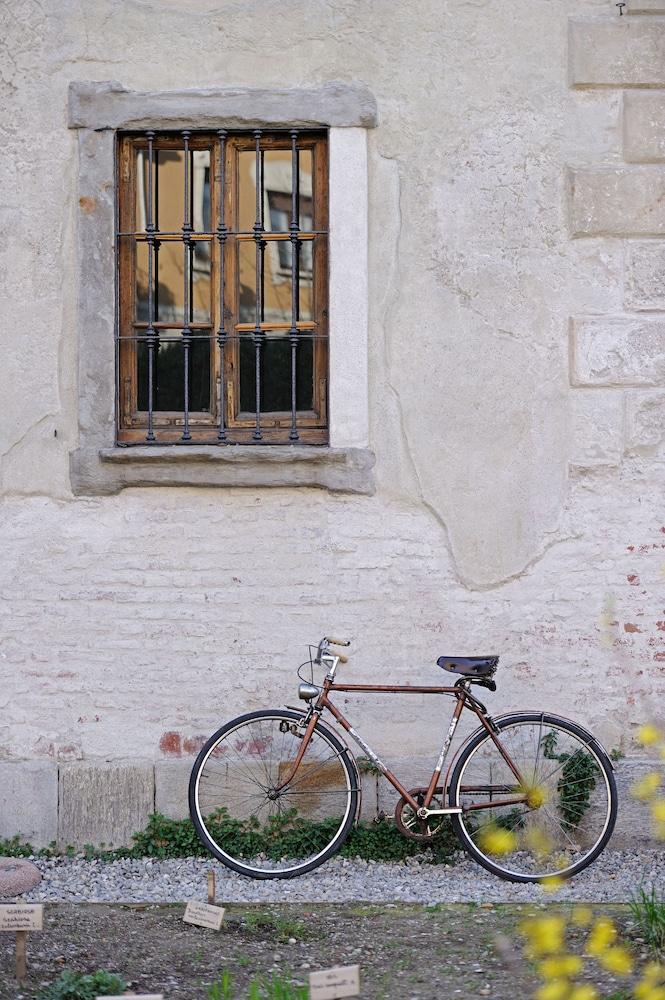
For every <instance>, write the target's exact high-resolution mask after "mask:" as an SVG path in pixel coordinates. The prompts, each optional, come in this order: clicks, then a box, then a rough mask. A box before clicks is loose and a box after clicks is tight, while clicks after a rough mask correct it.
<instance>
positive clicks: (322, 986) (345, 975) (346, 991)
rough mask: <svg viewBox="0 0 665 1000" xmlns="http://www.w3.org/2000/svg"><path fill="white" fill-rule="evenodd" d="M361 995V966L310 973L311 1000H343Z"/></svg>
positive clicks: (341, 967)
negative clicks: (343, 998)
mask: <svg viewBox="0 0 665 1000" xmlns="http://www.w3.org/2000/svg"><path fill="white" fill-rule="evenodd" d="M359 993H360V966H358V965H346V966H339V967H338V968H335V969H323V970H322V971H321V972H311V973H310V976H309V995H310V1000H342V997H357V996H358V994H359Z"/></svg>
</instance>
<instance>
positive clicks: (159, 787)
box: [155, 757, 194, 819]
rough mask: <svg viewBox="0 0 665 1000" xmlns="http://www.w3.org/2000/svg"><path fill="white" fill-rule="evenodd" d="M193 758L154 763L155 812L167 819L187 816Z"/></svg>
mask: <svg viewBox="0 0 665 1000" xmlns="http://www.w3.org/2000/svg"><path fill="white" fill-rule="evenodd" d="M193 763H194V758H193V757H186V758H185V759H181V760H158V761H156V762H155V810H156V812H159V813H163V815H164V816H168V817H169V819H184V818H185V817H186V816H189V803H188V789H189V775H190V773H191V770H192V764H193Z"/></svg>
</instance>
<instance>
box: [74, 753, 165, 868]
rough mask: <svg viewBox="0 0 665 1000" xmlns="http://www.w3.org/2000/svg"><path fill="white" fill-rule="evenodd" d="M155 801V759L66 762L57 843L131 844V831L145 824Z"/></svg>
mask: <svg viewBox="0 0 665 1000" xmlns="http://www.w3.org/2000/svg"><path fill="white" fill-rule="evenodd" d="M154 803H155V773H154V767H153V765H152V764H151V763H147V762H146V763H143V762H139V763H137V762H135V761H132V762H125V761H85V762H82V763H77V764H71V765H62V766H61V768H60V795H59V811H58V845H59V846H60V847H62V848H64V847H66V846H67V845H68V844H71V845H72V846H73V847H83V845H84V844H94V845H95V846H96V847H98V846H99V845H100V844H102V843H103V844H106V845H111V846H113V847H121V846H124V845H129V844H131V842H132V834H133V833H135V832H136V831H138V830H141V829H143V827H144V826H145V825H146V823H147V820H148V817H149V816H150V814H151V813H152V812H153V811H154Z"/></svg>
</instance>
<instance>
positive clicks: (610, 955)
mask: <svg viewBox="0 0 665 1000" xmlns="http://www.w3.org/2000/svg"><path fill="white" fill-rule="evenodd" d="M598 961H599V962H600V964H601V965H602V967H603V968H604V969H607V970H608V971H609V972H616V973H617V975H620V976H627V975H628V973H629V972H632V971H633V959H632V958H631V955H630V952H629V951H628V949H627V948H624V947H623V945H616V946H615V947H614V948H608V949H607V951H605V952H603V954H602V955H600V956H599V958H598Z"/></svg>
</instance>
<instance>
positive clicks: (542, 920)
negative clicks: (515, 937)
mask: <svg viewBox="0 0 665 1000" xmlns="http://www.w3.org/2000/svg"><path fill="white" fill-rule="evenodd" d="M520 930H521V931H522V933H523V934H524V936H525V937H526V938H527V939H528V941H529V944H530V949H529V950H530V953H531V954H532V955H533V956H536V957H537V956H540V955H555V954H557V953H558V952H560V951H562V950H563V939H564V934H565V932H566V921H565V920H564V918H563V917H561V916H552V917H539V918H537V919H536V920H530V921H524V922H523V923H522V924H520Z"/></svg>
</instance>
